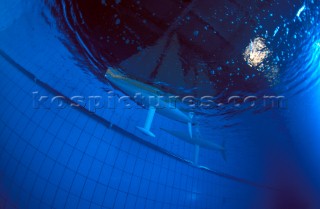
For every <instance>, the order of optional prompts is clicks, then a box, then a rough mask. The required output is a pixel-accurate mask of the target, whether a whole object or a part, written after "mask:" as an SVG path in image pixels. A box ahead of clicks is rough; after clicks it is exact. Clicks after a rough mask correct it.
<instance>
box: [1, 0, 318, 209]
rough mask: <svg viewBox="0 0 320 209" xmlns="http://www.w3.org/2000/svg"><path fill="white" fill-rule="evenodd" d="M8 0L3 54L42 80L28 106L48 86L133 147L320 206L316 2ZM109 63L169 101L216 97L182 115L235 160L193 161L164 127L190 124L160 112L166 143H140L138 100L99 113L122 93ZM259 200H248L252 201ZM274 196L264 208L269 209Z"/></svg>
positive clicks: (202, 196)
mask: <svg viewBox="0 0 320 209" xmlns="http://www.w3.org/2000/svg"><path fill="white" fill-rule="evenodd" d="M0 2H1V3H0V13H1V14H4V15H3V16H1V17H0V20H1V21H0V40H1V41H0V54H1V57H2V58H3V59H4V60H6V62H8V63H10V65H11V66H13V67H14V68H15V69H16V70H18V71H19V72H22V73H24V75H25V76H27V77H29V78H31V80H33V81H34V82H35V84H37V85H36V87H32V88H31V90H30V95H29V96H30V100H28V101H30V103H32V95H33V96H34V95H41V94H42V93H43V92H44V90H39V89H46V91H50V92H54V94H59V95H63V97H64V98H66V100H67V103H68V102H69V103H71V102H73V101H74V100H72V99H71V98H72V97H73V96H76V95H83V96H84V97H85V99H84V100H85V101H79V100H77V101H76V104H77V105H79V106H80V107H81V108H80V109H81V111H82V112H84V113H85V114H86V117H85V118H93V119H94V120H97V121H98V123H99V124H103V126H106V127H108V128H110V129H112V128H114V130H115V131H114V132H115V133H118V132H121V133H122V134H124V135H125V137H127V138H128V139H127V140H129V141H130V142H131V141H133V142H132V143H138V144H142V145H143V146H144V147H147V148H148V149H151V150H152V151H154V152H156V153H161V155H163V156H166V157H168V158H170V159H174V161H178V162H180V161H181V162H182V164H187V165H188V166H191V167H196V169H200V170H201V171H209V173H210V175H211V174H212V175H213V176H215V177H216V176H219V177H222V178H225V179H228V180H231V181H232V182H235V183H234V184H235V185H238V184H239V183H241V184H243V183H244V184H248V185H250V186H252V187H253V188H259V189H261V188H262V189H261V190H262V191H263V192H264V191H266V190H267V191H270V190H271V191H278V192H279V191H280V192H279V196H277V195H278V193H276V194H277V195H271V197H272V200H274V199H275V201H274V202H275V205H277V206H274V207H273V208H279V209H280V208H286V207H288V209H291V208H292V209H294V208H295V207H293V206H292V205H291V206H290V207H289V206H288V205H290V204H292V201H291V200H292V199H297V202H294V201H293V202H294V203H296V205H299V204H301V205H302V206H301V207H300V208H308V207H306V205H307V204H305V205H304V203H305V202H308V201H309V200H310V199H311V200H312V201H310V204H309V205H311V206H310V208H313V207H312V204H313V197H314V194H319V193H317V192H318V189H319V187H320V181H319V175H320V168H319V166H318V160H319V159H320V155H319V152H318V150H319V146H320V143H319V139H320V132H319V131H318V127H319V124H320V108H319V105H320V99H319V91H320V86H319V82H320V66H319V65H320V57H319V56H320V4H319V1H316V0H305V1H302V0H294V1H281V0H280V1H274V0H268V1H251V0H246V1H234V0H230V1H200V0H190V1H189V0H188V1H187V0H185V1H171V0H166V1H163V2H161V3H159V2H158V3H155V2H154V1H151V0H147V1H134V0H130V1H125V0H116V1H109V0H102V1H73V0H46V1H36V0H32V1H28V2H25V1H22V0H12V1H9V0H2V1H0ZM109 67H113V68H119V69H121V71H122V72H123V73H124V74H125V75H126V76H127V77H128V78H131V79H135V80H137V81H139V82H142V83H145V84H148V85H152V86H154V87H156V88H158V89H159V91H160V90H161V92H164V93H165V94H170V95H176V96H179V97H180V98H182V97H185V96H193V97H194V98H195V101H196V102H199V101H201V98H202V97H203V96H210V98H211V99H212V101H213V102H211V103H210V104H211V105H210V107H209V108H203V107H199V106H197V108H194V107H191V106H190V105H188V104H186V103H183V104H182V103H179V108H181V109H182V110H183V111H185V112H192V113H194V121H195V122H194V124H193V125H194V127H193V128H194V130H195V132H196V133H198V134H199V135H200V136H201V137H200V138H201V139H203V140H207V141H210V142H214V143H216V144H219V145H224V146H225V148H226V156H227V159H226V160H225V159H223V157H222V156H221V154H220V153H219V152H217V151H212V150H209V149H206V148H204V149H201V151H200V155H199V161H200V164H199V165H194V164H193V162H192V160H193V158H194V146H193V144H190V143H186V142H185V141H183V140H181V139H179V138H177V137H173V136H171V135H169V134H168V133H166V132H165V131H163V128H171V127H172V128H173V129H174V130H181V131H183V132H184V131H185V132H186V131H187V127H186V124H181V123H178V122H177V121H174V120H171V119H170V118H167V117H165V116H162V115H160V114H156V115H155V118H154V122H153V125H152V130H153V131H154V133H155V134H156V135H157V138H156V139H153V138H152V139H151V138H149V137H147V136H145V135H142V134H141V133H140V132H138V131H137V129H136V128H135V127H136V126H137V125H141V124H143V123H144V120H145V117H146V114H147V111H146V110H145V109H144V108H142V107H141V106H139V105H138V104H136V103H135V102H134V101H132V100H128V101H127V102H128V103H129V104H130V105H131V106H132V107H133V108H127V109H126V108H124V107H123V106H121V105H125V104H121V105H120V106H117V107H116V108H114V109H108V108H96V109H95V108H93V109H92V106H91V107H90V100H86V99H88V98H89V96H97V95H102V96H103V97H104V98H106V97H107V95H111V94H112V96H114V97H116V98H118V97H121V96H123V95H124V92H122V91H121V89H118V88H117V87H115V86H114V85H112V84H111V83H110V82H109V81H108V80H107V79H106V78H105V73H106V71H107V70H108V68H109ZM12 73H13V71H12ZM21 85H22V84H21ZM28 91H29V89H28ZM3 92H4V91H3ZM32 92H33V93H32ZM34 92H38V93H36V94H34ZM110 92H112V93H110ZM3 95H5V93H3ZM270 98H271V99H270ZM91 101H92V100H91ZM86 102H87V103H86ZM104 102H105V101H104ZM273 102H274V103H273ZM84 103H86V105H85V104H84ZM72 104H74V103H72ZM79 121H81V120H79ZM79 123H81V122H79ZM115 133H113V134H115ZM109 135H110V134H109ZM115 135H116V134H115ZM66 141H67V140H66ZM112 143H118V142H114V141H113V142H112ZM116 146H117V144H116ZM119 147H121V145H119ZM123 149H125V147H124V148H123ZM8 156H11V155H8ZM188 175H189V174H188ZM190 175H191V176H192V175H193V174H190ZM0 176H1V175H0ZM291 182H297V183H296V184H294V185H292V184H291ZM221 184H222V185H223V183H221ZM203 188H204V187H200V186H199V187H197V185H194V187H192V190H193V191H194V194H193V195H191V196H190V199H188V201H190V202H196V201H197V200H198V199H199V202H200V200H203V201H209V200H208V199H210V198H211V196H208V197H207V196H206V195H207V194H208V193H205V192H207V191H209V190H205V189H203ZM197 189H198V190H197ZM202 189H203V190H202ZM195 190H197V191H195ZM204 190H205V192H203V191H204ZM210 191H211V190H210ZM259 191H260V190H259ZM283 191H285V192H283ZM301 191H306V192H301ZM315 191H316V192H315ZM263 192H262V193H263ZM238 193H241V190H240V189H238V188H237V186H234V188H231V187H230V193H229V196H228V192H225V193H224V194H227V195H226V196H225V197H223V198H222V199H223V202H224V201H226V202H228V201H229V202H233V203H236V202H237V201H236V200H233V201H232V199H237V195H238ZM253 193H254V192H252V191H250V192H248V194H244V193H243V194H242V195H243V196H245V197H243V199H246V200H247V199H248V197H251V196H252V195H253ZM301 193H303V194H301ZM259 194H260V193H259ZM268 194H269V193H268ZM197 195H198V196H197ZM250 195H251V196H250ZM256 195H258V193H257V194H256ZM217 196H219V193H217ZM265 196H267V198H262V199H261V201H260V199H258V198H257V199H258V200H257V202H263V203H265V202H268V201H269V199H268V198H269V196H268V195H265ZM265 196H263V197H265ZM274 196H276V197H275V198H274ZM292 197H299V198H300V199H299V198H292ZM197 198H198V199H197ZM219 198H220V196H219ZM241 198H242V196H241ZM277 198H279V199H280V200H279V199H277ZM239 199H240V196H239ZM219 200H220V199H219ZM287 200H288V201H287ZM300 200H301V201H300ZM157 201H158V200H157ZM169 202H170V201H169ZM244 202H246V203H247V201H244ZM288 202H289V203H290V204H289V203H288ZM311 202H312V203H311ZM314 202H316V201H314ZM190 204H191V203H190ZM192 204H193V203H192ZM248 204H249V203H248ZM250 204H251V203H250ZM252 204H253V205H254V204H255V202H254V203H252ZM244 205H245V206H244V208H245V207H246V206H248V205H247V204H244ZM261 205H264V207H266V208H269V207H268V206H266V205H267V204H261ZM293 205H294V204H293ZM219 206H220V205H219ZM233 206H234V205H233ZM258 206H260V205H259V204H258ZM227 207H228V206H226V208H227ZM248 207H249V206H248ZM248 207H247V208H248ZM251 207H252V206H251V205H250V207H249V208H251ZM190 208H193V206H192V207H191V206H190ZM203 208H210V207H203ZM229 208H234V207H232V206H229ZM259 208H261V207H259ZM270 208H272V207H271V206H270Z"/></svg>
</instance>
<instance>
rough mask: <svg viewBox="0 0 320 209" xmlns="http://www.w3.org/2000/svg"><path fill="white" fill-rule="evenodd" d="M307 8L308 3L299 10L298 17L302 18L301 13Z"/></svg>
mask: <svg viewBox="0 0 320 209" xmlns="http://www.w3.org/2000/svg"><path fill="white" fill-rule="evenodd" d="M305 9H306V5H303V6H302V7H301V8H300V9H299V10H298V12H297V17H299V18H300V15H301V13H302V12H303V11H304V10H305Z"/></svg>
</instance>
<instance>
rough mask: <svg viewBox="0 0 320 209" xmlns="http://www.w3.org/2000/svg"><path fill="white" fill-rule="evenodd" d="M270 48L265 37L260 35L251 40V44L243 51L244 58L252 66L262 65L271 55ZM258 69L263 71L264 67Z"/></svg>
mask: <svg viewBox="0 0 320 209" xmlns="http://www.w3.org/2000/svg"><path fill="white" fill-rule="evenodd" d="M269 54H270V50H269V49H268V48H267V45H266V44H265V39H264V38H261V37H258V38H255V39H254V40H253V41H251V42H250V44H249V46H247V47H246V50H245V52H244V53H243V56H244V60H245V61H246V62H247V63H248V65H249V66H250V67H262V66H261V65H263V64H262V63H263V61H264V60H265V59H266V58H267V57H268V56H269ZM257 70H259V71H261V70H262V68H258V69H257Z"/></svg>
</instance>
